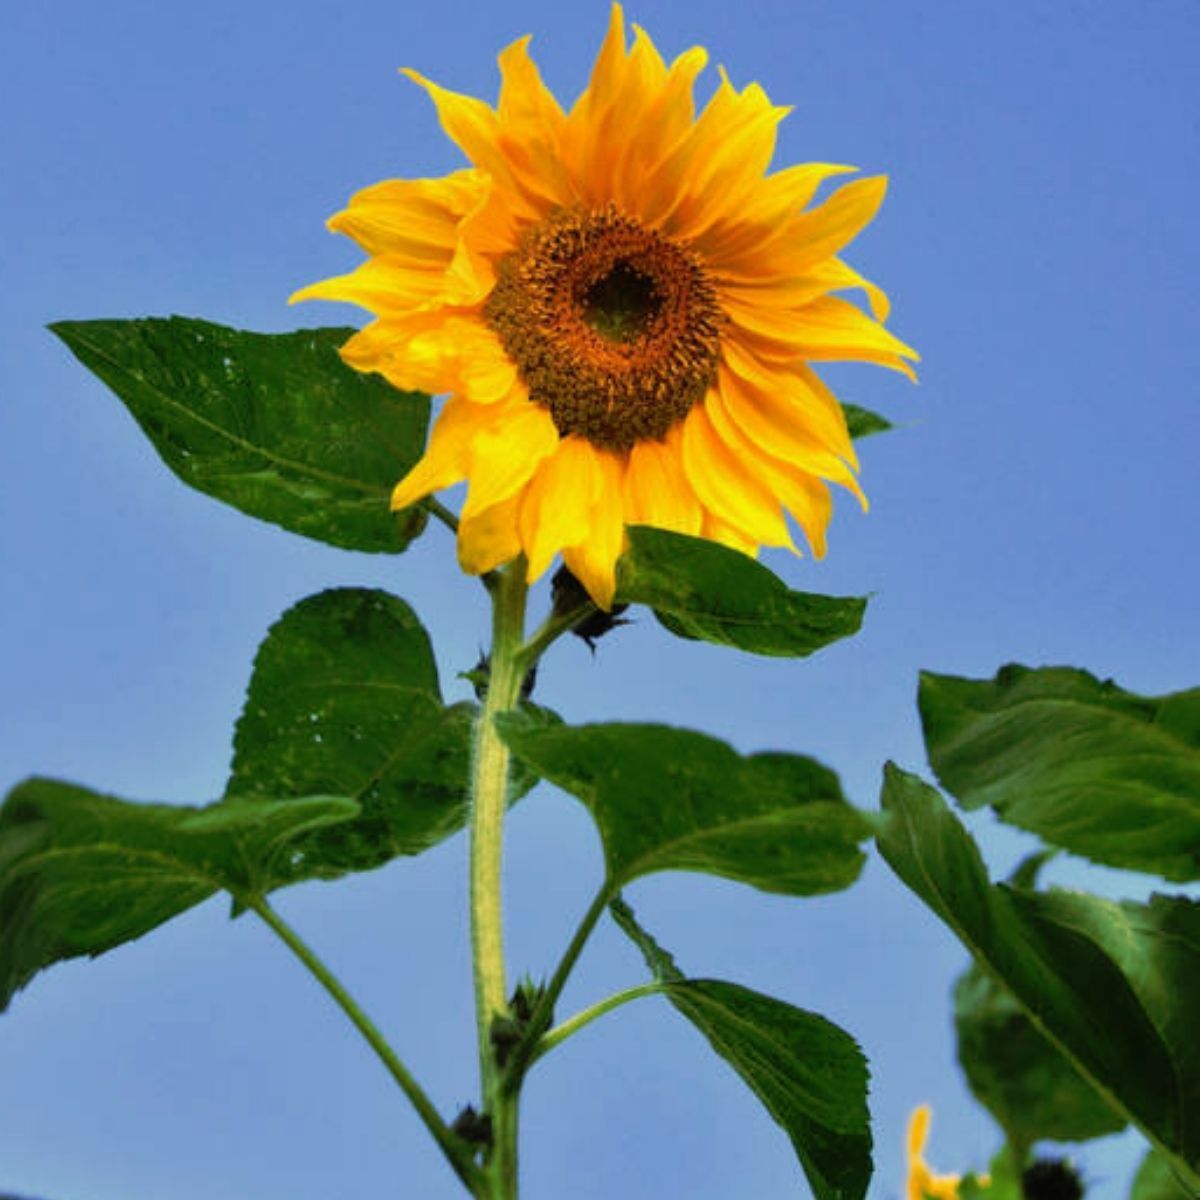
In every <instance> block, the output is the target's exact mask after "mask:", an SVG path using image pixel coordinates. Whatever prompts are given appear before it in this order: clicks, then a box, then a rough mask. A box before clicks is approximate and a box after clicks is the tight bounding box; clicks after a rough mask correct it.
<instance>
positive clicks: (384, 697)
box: [226, 588, 532, 878]
mask: <svg viewBox="0 0 1200 1200" xmlns="http://www.w3.org/2000/svg"><path fill="white" fill-rule="evenodd" d="M476 711H477V710H476V706H475V705H473V704H454V705H451V706H450V707H445V706H444V705H443V704H442V699H441V693H440V690H439V687H438V678H437V667H436V665H435V663H434V659H433V651H432V648H431V647H430V644H429V638H428V636H427V635H426V633H425V630H424V629H423V628H422V627H421V624H420V622H419V621H418V620H417V618H416V616H415V615H414V613H413V611H412V609H410V608H409V607H408V605H407V604H405V603H404V601H403V600H400V599H398V598H397V597H395V596H391V595H389V594H388V593H387V592H382V591H377V590H373V589H368V588H335V589H331V590H329V591H325V592H320V593H318V594H317V595H315V596H309V597H308V598H307V599H305V600H301V601H300V602H299V603H298V604H296V605H294V606H293V607H292V608H290V609H289V610H288V611H287V612H286V613H284V615H283V616H282V617H281V618H280V619H279V620H278V621H277V622H276V624H275V625H274V626H273V627H272V628H271V630H270V632H269V633H268V634H267V637H266V639H265V640H264V641H263V643H262V645H261V646H260V647H259V651H258V655H257V657H256V658H255V662H254V672H253V674H252V676H251V679H250V686H249V689H248V690H247V695H246V704H245V707H244V709H243V711H242V715H241V718H240V719H239V720H238V725H237V731H236V733H235V735H234V757H233V769H232V775H231V777H230V780H229V783H228V785H227V787H226V794H227V795H237V794H242V793H256V794H259V795H272V796H304V795H310V794H321V795H337V796H347V797H349V798H351V799H352V800H354V801H355V803H356V804H358V805H359V806H360V808H361V812H360V815H359V816H358V817H357V818H356V819H355V820H353V821H348V822H345V823H344V824H342V825H339V826H336V827H333V828H330V829H325V830H319V831H315V832H314V833H312V834H311V835H310V836H309V837H308V838H305V839H304V841H303V842H302V844H301V846H300V848H299V853H302V854H303V861H302V863H301V864H298V869H302V870H303V872H304V874H305V875H306V876H311V875H318V876H320V877H322V878H334V877H336V876H338V875H341V874H344V873H345V872H347V871H361V870H369V869H370V868H373V867H377V866H380V865H382V864H383V863H385V862H388V861H389V860H390V859H392V858H394V857H396V856H397V855H405V854H419V853H421V852H422V851H423V850H426V849H428V848H429V847H431V846H434V845H436V844H437V843H438V842H440V841H442V840H443V839H445V838H447V837H449V836H450V835H451V834H452V833H454V832H455V831H456V830H458V829H459V828H461V826H462V825H463V823H464V821H465V819H466V814H467V783H468V776H469V771H470V754H471V730H472V725H473V722H474V719H475V713H476ZM529 786H532V783H531V781H529V780H526V781H525V782H524V784H523V787H524V789H525V790H528V787H529Z"/></svg>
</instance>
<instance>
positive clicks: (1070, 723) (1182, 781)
mask: <svg viewBox="0 0 1200 1200" xmlns="http://www.w3.org/2000/svg"><path fill="white" fill-rule="evenodd" d="M920 708H921V720H922V722H923V724H924V726H925V741H926V745H927V746H928V749H929V759H930V762H931V763H932V764H933V768H934V770H935V771H936V772H937V775H938V778H939V779H940V780H941V782H942V784H943V785H944V786H945V788H946V789H947V790H948V791H949V792H951V793H952V794H953V795H954V796H955V797H956V798H957V799H958V800H959V801H960V802H961V803H962V805H963V806H964V807H965V808H969V809H974V808H979V807H980V806H982V805H985V804H986V805H991V806H992V807H993V808H994V809H995V810H996V812H997V813H998V814H999V815H1000V816H1001V817H1002V818H1003V819H1004V820H1005V821H1009V822H1011V823H1012V824H1014V825H1018V826H1020V827H1021V828H1022V829H1028V830H1029V831H1030V832H1032V833H1036V834H1037V835H1038V836H1039V837H1042V838H1045V839H1046V840H1047V841H1049V842H1052V843H1054V844H1055V845H1057V846H1062V847H1063V848H1064V849H1066V850H1070V851H1072V852H1074V853H1076V854H1082V855H1085V856H1086V857H1088V858H1090V859H1093V860H1094V861H1096V862H1100V863H1106V864H1108V865H1110V866H1114V867H1126V868H1131V869H1134V870H1141V871H1152V872H1155V873H1157V874H1159V875H1162V876H1163V877H1164V878H1166V879H1172V880H1190V879H1200V688H1194V689H1192V690H1191V691H1187V692H1176V693H1175V694H1173V695H1169V696H1159V697H1144V696H1137V695H1134V694H1133V693H1132V692H1126V691H1123V690H1122V689H1121V688H1119V687H1117V685H1116V684H1114V683H1112V682H1111V681H1105V682H1101V681H1100V680H1099V679H1096V678H1095V676H1093V675H1089V674H1088V673H1087V672H1086V671H1079V670H1075V669H1074V668H1068V667H1045V668H1042V669H1040V670H1031V669H1029V668H1028V667H1020V666H1008V667H1004V668H1003V669H1002V670H1001V671H1000V672H999V674H997V676H996V678H995V679H994V680H986V679H979V680H976V679H959V678H956V677H954V676H952V675H931V674H925V675H923V676H922V678H921V689H920Z"/></svg>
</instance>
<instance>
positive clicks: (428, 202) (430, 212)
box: [326, 170, 484, 263]
mask: <svg viewBox="0 0 1200 1200" xmlns="http://www.w3.org/2000/svg"><path fill="white" fill-rule="evenodd" d="M483 188H484V177H483V175H482V174H481V173H480V172H479V171H473V170H465V171H455V172H454V173H453V174H451V175H447V176H445V177H444V178H442V179H388V180H385V181H384V182H383V183H377V184H375V185H374V186H373V187H368V188H363V189H362V190H361V191H359V192H356V193H355V194H354V195H353V196H352V197H351V198H350V203H349V204H348V205H347V206H346V207H345V208H344V209H343V210H342V211H341V212H339V213H336V214H335V215H334V216H332V217H330V218H329V220H328V221H327V222H326V224H327V225H328V227H329V228H330V229H332V230H334V231H335V232H337V233H344V234H347V235H348V236H349V237H352V238H353V239H354V240H355V241H356V242H357V243H358V244H359V245H360V246H361V247H362V248H363V249H364V250H366V251H367V253H368V254H405V255H409V256H412V257H413V258H418V259H419V258H424V259H435V260H438V261H441V262H443V263H445V262H448V261H449V259H450V255H451V254H452V252H453V250H454V246H455V243H456V241H457V239H458V233H457V230H458V224H459V222H460V221H461V220H462V219H463V217H465V216H466V215H467V213H468V212H470V211H471V209H472V208H473V207H474V206H475V204H476V203H477V202H478V199H479V196H480V195H481V193H482V191H483Z"/></svg>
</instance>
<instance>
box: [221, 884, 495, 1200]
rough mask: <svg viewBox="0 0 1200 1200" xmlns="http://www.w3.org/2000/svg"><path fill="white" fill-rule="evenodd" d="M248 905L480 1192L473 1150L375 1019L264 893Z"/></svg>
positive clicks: (470, 1186) (469, 1185)
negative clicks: (361, 1040)
mask: <svg viewBox="0 0 1200 1200" xmlns="http://www.w3.org/2000/svg"><path fill="white" fill-rule="evenodd" d="M243 900H244V901H245V903H246V905H247V906H248V907H249V908H251V909H253V910H254V912H255V913H257V914H258V916H259V917H261V918H262V920H263V921H264V922H265V923H266V924H267V926H268V927H269V928H270V929H271V931H272V932H273V933H274V934H275V935H276V936H277V937H278V938H279V940H280V941H281V942H283V944H284V945H285V946H287V948H288V949H289V950H291V952H292V953H293V954H294V955H295V956H296V957H297V958H298V959H299V960H300V961H301V962H302V963H303V964H304V965H305V967H307V968H308V970H309V973H310V974H311V975H312V976H313V977H314V978H315V979H316V980H317V982H318V983H320V985H321V986H322V987H323V988H324V989H325V990H326V991H327V992H328V993H329V995H330V996H331V997H332V998H333V1000H334V1002H335V1003H336V1004H337V1006H338V1007H339V1008H340V1009H341V1010H342V1012H344V1013H345V1014H346V1016H347V1017H349V1018H350V1021H351V1022H352V1023H353V1025H354V1027H355V1028H356V1029H357V1030H358V1031H359V1033H361V1034H362V1036H363V1037H364V1038H365V1039H366V1041H367V1043H368V1044H369V1045H370V1047H371V1049H372V1050H374V1051H375V1053H376V1054H377V1055H378V1056H379V1059H380V1061H381V1062H382V1063H383V1065H384V1066H385V1067H386V1068H387V1070H388V1073H389V1074H390V1075H391V1077H392V1078H393V1079H394V1080H395V1081H396V1083H397V1084H399V1085H400V1090H401V1091H402V1092H403V1093H404V1094H405V1095H406V1096H407V1097H408V1099H409V1100H410V1101H411V1103H412V1106H413V1108H415V1109H416V1110H417V1116H419V1117H420V1118H421V1120H422V1122H424V1125H425V1128H426V1129H428V1130H429V1132H430V1133H431V1134H432V1135H433V1140H434V1141H435V1142H437V1144H438V1146H439V1147H440V1148H441V1151H442V1153H443V1154H444V1155H445V1156H446V1158H447V1160H448V1161H449V1163H450V1166H451V1167H453V1169H454V1172H455V1174H456V1175H457V1176H458V1177H459V1179H461V1180H462V1181H463V1183H464V1184H466V1186H467V1188H468V1189H469V1190H470V1191H471V1193H472V1194H473V1195H480V1194H481V1192H480V1188H481V1186H482V1184H483V1172H482V1171H480V1169H479V1167H477V1166H476V1165H475V1163H474V1162H472V1161H471V1155H470V1150H469V1149H468V1148H467V1146H466V1145H465V1144H464V1143H463V1142H462V1141H460V1140H459V1138H457V1137H456V1136H455V1135H454V1133H452V1132H451V1130H450V1129H449V1127H448V1126H447V1125H446V1123H445V1122H444V1121H443V1120H442V1118H441V1116H440V1115H439V1114H438V1111H437V1109H436V1108H434V1106H433V1103H432V1102H431V1101H430V1099H429V1097H428V1096H427V1095H426V1094H425V1092H424V1090H423V1089H422V1087H421V1085H420V1084H419V1083H418V1082H417V1081H416V1080H415V1079H414V1078H413V1076H412V1074H411V1073H410V1072H409V1070H408V1068H407V1067H406V1066H405V1065H404V1063H403V1062H401V1061H400V1057H399V1055H397V1053H396V1052H395V1050H393V1049H392V1047H391V1046H390V1045H389V1044H388V1041H387V1039H386V1038H385V1037H384V1036H383V1034H382V1033H380V1032H379V1028H378V1027H377V1026H376V1024H375V1022H374V1021H372V1020H371V1018H370V1017H368V1016H367V1014H366V1013H365V1012H363V1010H362V1009H361V1008H360V1007H359V1005H358V1002H357V1001H356V1000H355V999H354V997H353V996H351V995H350V993H349V992H347V991H346V989H345V988H344V987H343V986H342V984H341V982H340V980H339V979H338V978H337V976H336V975H334V973H333V972H332V971H331V970H330V969H329V968H328V967H327V966H326V965H325V964H324V962H322V961H321V959H320V958H319V957H318V956H317V954H316V952H315V951H314V950H313V949H312V948H311V947H310V946H309V945H308V944H307V943H306V942H305V941H304V940H303V939H302V938H301V937H300V935H299V934H298V933H297V932H296V931H295V930H294V929H293V928H292V927H291V926H290V925H289V924H288V923H287V922H286V921H285V920H284V919H283V918H282V917H281V916H280V915H279V914H278V913H277V912H276V911H275V910H274V909H273V908H272V907H271V906H270V904H268V903H267V901H266V899H265V898H264V897H262V896H251V897H243Z"/></svg>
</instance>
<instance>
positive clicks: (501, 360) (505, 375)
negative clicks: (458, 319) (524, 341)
mask: <svg viewBox="0 0 1200 1200" xmlns="http://www.w3.org/2000/svg"><path fill="white" fill-rule="evenodd" d="M454 332H455V336H456V337H457V339H458V341H457V345H456V347H455V349H456V352H457V355H458V362H459V365H458V375H457V383H456V387H455V390H456V391H459V392H462V393H463V395H466V396H470V398H471V399H472V400H474V401H475V402H476V403H477V404H495V403H496V401H498V400H503V399H505V398H506V397H507V396H508V395H509V394H510V393H511V392H512V390H513V387H514V386H515V384H516V382H517V368H516V366H515V365H514V364H513V361H512V359H510V358H509V357H508V355H507V354H505V352H504V347H503V346H501V344H500V340H499V338H497V337H496V335H495V334H494V333H493V332H492V331H491V330H490V329H489V328H488V327H487V326H486V325H485V324H483V322H482V321H470V322H467V321H464V322H462V323H461V324H460V325H457V326H456V327H455V331H454Z"/></svg>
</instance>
